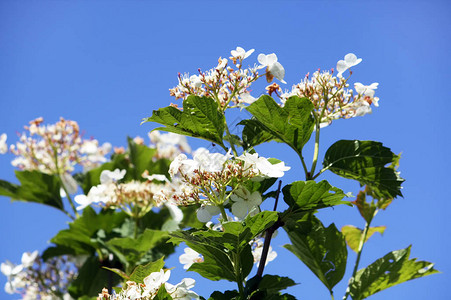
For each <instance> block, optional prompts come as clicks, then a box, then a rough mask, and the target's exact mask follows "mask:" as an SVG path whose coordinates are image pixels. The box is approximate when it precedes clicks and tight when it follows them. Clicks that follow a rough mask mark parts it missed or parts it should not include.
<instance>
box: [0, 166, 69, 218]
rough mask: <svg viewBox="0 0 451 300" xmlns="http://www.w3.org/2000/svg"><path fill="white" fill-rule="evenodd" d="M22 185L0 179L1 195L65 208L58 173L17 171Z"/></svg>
mask: <svg viewBox="0 0 451 300" xmlns="http://www.w3.org/2000/svg"><path fill="white" fill-rule="evenodd" d="M15 173H16V177H17V179H19V181H20V185H16V184H12V183H9V182H7V181H4V180H0V195H2V196H7V197H10V198H11V199H12V200H18V201H26V202H36V203H41V204H45V205H49V206H53V207H55V208H57V209H60V210H64V208H63V202H62V200H61V196H60V188H61V184H60V180H59V178H58V177H57V176H56V175H48V174H44V173H41V172H39V171H15Z"/></svg>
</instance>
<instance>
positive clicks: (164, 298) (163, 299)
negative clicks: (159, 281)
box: [153, 284, 173, 300]
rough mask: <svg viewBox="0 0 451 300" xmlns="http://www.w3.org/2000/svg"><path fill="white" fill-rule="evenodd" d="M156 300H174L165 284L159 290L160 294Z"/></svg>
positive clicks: (156, 296)
mask: <svg viewBox="0 0 451 300" xmlns="http://www.w3.org/2000/svg"><path fill="white" fill-rule="evenodd" d="M153 299H154V300H172V299H173V298H172V297H171V295H169V294H168V292H167V291H166V286H165V285H164V284H163V285H162V286H161V287H160V288H159V289H158V293H157V294H156V295H155V298H153Z"/></svg>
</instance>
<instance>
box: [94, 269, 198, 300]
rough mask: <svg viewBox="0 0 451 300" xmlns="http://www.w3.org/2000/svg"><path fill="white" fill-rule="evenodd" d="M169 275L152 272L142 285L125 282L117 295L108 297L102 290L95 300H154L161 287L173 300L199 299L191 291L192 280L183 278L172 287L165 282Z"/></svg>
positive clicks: (168, 272)
mask: <svg viewBox="0 0 451 300" xmlns="http://www.w3.org/2000/svg"><path fill="white" fill-rule="evenodd" d="M170 275H171V271H170V270H163V269H162V270H160V271H159V272H153V273H151V274H150V275H149V276H147V277H146V278H144V280H143V282H144V283H136V282H134V281H127V283H126V286H125V287H123V288H122V291H121V292H120V293H119V294H112V295H110V294H109V293H108V290H107V289H103V290H102V293H100V294H99V297H98V298H97V300H126V299H127V300H129V299H134V300H149V299H154V298H155V296H156V295H157V294H158V291H159V290H160V288H161V287H162V286H163V285H164V287H165V289H166V291H167V293H168V294H169V295H170V296H171V297H172V299H174V300H191V299H199V295H197V294H196V293H195V292H193V291H191V289H192V288H193V287H194V284H195V280H194V279H191V278H184V279H183V280H182V281H181V282H180V283H178V284H176V285H172V284H170V283H168V282H167V281H168V280H169V277H170Z"/></svg>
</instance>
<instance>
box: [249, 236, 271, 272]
mask: <svg viewBox="0 0 451 300" xmlns="http://www.w3.org/2000/svg"><path fill="white" fill-rule="evenodd" d="M257 243H258V245H257V247H255V249H254V250H252V255H253V256H254V263H256V264H257V267H258V266H259V264H260V259H261V257H262V252H263V242H261V241H259V242H257ZM276 257H277V252H276V251H273V250H272V247H271V246H269V248H268V256H266V262H265V266H266V265H267V264H268V263H269V262H270V261H273V260H274V259H275V258H276Z"/></svg>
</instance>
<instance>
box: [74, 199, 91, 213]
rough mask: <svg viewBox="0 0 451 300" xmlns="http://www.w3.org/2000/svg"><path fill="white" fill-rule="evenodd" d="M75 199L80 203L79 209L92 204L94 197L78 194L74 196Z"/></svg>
mask: <svg viewBox="0 0 451 300" xmlns="http://www.w3.org/2000/svg"><path fill="white" fill-rule="evenodd" d="M74 201H75V202H76V203H77V204H78V206H77V210H82V209H85V207H87V206H89V205H91V203H92V198H88V197H87V196H86V195H77V196H75V197H74Z"/></svg>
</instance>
